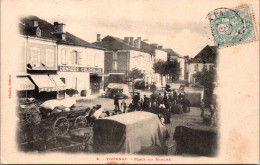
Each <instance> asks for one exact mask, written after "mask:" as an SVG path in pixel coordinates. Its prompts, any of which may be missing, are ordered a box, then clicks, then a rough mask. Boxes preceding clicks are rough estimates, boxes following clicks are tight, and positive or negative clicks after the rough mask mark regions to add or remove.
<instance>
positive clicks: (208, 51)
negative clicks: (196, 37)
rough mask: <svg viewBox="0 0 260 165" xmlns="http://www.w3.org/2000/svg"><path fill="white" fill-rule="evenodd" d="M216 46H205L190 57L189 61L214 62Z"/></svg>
mask: <svg viewBox="0 0 260 165" xmlns="http://www.w3.org/2000/svg"><path fill="white" fill-rule="evenodd" d="M217 53H218V52H217V46H209V45H207V46H205V47H204V48H203V49H202V50H201V51H200V52H199V53H198V54H197V55H196V56H195V57H194V58H191V59H190V62H191V63H216V59H217Z"/></svg>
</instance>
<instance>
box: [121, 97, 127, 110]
mask: <svg viewBox="0 0 260 165" xmlns="http://www.w3.org/2000/svg"><path fill="white" fill-rule="evenodd" d="M121 109H123V110H124V111H123V112H124V113H126V102H125V99H124V100H122V102H121Z"/></svg>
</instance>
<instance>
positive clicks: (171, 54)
mask: <svg viewBox="0 0 260 165" xmlns="http://www.w3.org/2000/svg"><path fill="white" fill-rule="evenodd" d="M163 50H164V51H166V52H167V53H168V55H170V56H178V57H179V58H184V57H183V56H181V55H180V54H179V53H177V52H175V51H174V50H172V49H171V48H165V49H163Z"/></svg>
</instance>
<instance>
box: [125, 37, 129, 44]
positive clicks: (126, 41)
mask: <svg viewBox="0 0 260 165" xmlns="http://www.w3.org/2000/svg"><path fill="white" fill-rule="evenodd" d="M124 41H125V43H126V44H127V45H129V42H130V38H129V37H125V38H124Z"/></svg>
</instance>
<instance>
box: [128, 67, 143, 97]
mask: <svg viewBox="0 0 260 165" xmlns="http://www.w3.org/2000/svg"><path fill="white" fill-rule="evenodd" d="M144 76H145V74H143V73H142V71H141V70H139V69H137V68H133V69H132V70H131V71H130V72H129V76H128V77H129V78H131V79H132V88H133V93H134V88H135V80H136V79H138V78H144Z"/></svg>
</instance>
